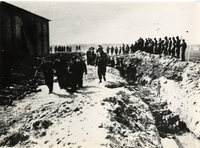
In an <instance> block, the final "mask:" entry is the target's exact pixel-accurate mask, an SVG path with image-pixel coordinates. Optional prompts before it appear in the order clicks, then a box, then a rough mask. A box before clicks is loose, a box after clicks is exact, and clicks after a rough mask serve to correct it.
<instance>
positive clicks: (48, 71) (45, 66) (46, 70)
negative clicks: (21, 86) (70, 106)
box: [34, 59, 53, 94]
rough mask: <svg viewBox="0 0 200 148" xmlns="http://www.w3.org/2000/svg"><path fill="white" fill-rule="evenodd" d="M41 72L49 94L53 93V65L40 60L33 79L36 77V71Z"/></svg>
mask: <svg viewBox="0 0 200 148" xmlns="http://www.w3.org/2000/svg"><path fill="white" fill-rule="evenodd" d="M39 70H41V71H42V72H43V76H44V80H45V84H46V85H47V87H48V88H49V94H50V93H52V92H53V63H52V62H51V61H46V60H44V59H42V63H41V64H40V65H39V67H38V69H37V70H36V72H35V75H34V77H36V76H37V73H38V71H39Z"/></svg>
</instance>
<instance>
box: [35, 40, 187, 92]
mask: <svg viewBox="0 0 200 148" xmlns="http://www.w3.org/2000/svg"><path fill="white" fill-rule="evenodd" d="M186 48H187V44H186V42H185V40H184V39H182V40H181V39H179V37H178V36H177V37H176V38H175V37H172V38H171V37H165V38H164V39H161V38H159V40H157V39H156V38H154V39H151V38H146V39H145V40H144V39H142V38H139V39H138V40H137V41H135V43H134V44H131V45H130V46H129V45H128V44H127V45H125V44H122V46H120V47H119V49H118V47H115V48H114V47H113V46H112V47H111V48H110V47H107V48H106V52H104V50H103V47H102V46H101V45H98V47H97V49H95V48H94V47H90V48H89V49H88V51H87V53H86V56H87V65H94V66H97V67H98V70H97V74H98V78H99V83H101V82H102V79H103V80H104V81H106V66H108V65H109V66H111V67H114V66H116V65H121V67H122V64H123V59H121V58H117V57H115V58H114V55H120V54H129V53H134V52H136V51H138V50H140V51H145V52H147V53H150V54H164V55H171V56H172V57H176V58H180V56H181V59H182V61H185V50H186ZM55 49H57V50H58V51H59V50H60V51H65V49H67V51H68V52H71V47H69V46H67V47H64V46H58V47H57V46H56V47H55ZM76 50H80V46H76ZM38 70H42V71H43V75H44V79H45V84H46V85H47V86H48V88H49V93H52V91H53V75H54V71H55V74H56V76H57V80H58V84H59V86H60V89H68V88H69V87H70V88H71V89H70V91H71V92H76V90H77V88H81V87H83V74H84V73H85V74H87V66H86V63H85V61H84V60H83V57H82V56H74V57H73V58H72V59H71V63H70V64H67V63H66V61H65V60H63V59H62V58H59V59H56V60H55V61H54V62H50V61H46V60H43V61H42V63H41V64H40V66H39V67H38ZM38 70H37V71H36V73H35V76H36V75H37V73H38ZM128 71H134V72H133V73H132V72H131V74H132V75H129V76H128V77H129V78H130V79H132V80H134V78H135V74H136V67H135V66H134V65H132V66H129V67H127V73H128Z"/></svg>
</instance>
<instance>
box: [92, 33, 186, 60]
mask: <svg viewBox="0 0 200 148" xmlns="http://www.w3.org/2000/svg"><path fill="white" fill-rule="evenodd" d="M186 48H187V44H186V42H185V40H184V39H179V37H178V36H177V37H172V38H171V37H167V36H166V37H164V39H162V38H159V40H157V39H156V38H154V39H151V38H146V39H145V40H144V39H143V38H139V39H138V40H137V41H135V43H134V44H131V45H130V46H129V45H128V44H127V45H125V44H124V43H123V44H122V46H120V47H119V48H118V47H115V48H114V47H113V46H112V47H107V48H106V52H107V54H108V55H111V56H112V55H121V54H128V53H134V52H136V51H137V50H140V51H145V52H147V53H150V54H165V55H171V56H172V57H177V58H180V57H181V60H182V61H185V50H186ZM91 50H92V49H91Z"/></svg>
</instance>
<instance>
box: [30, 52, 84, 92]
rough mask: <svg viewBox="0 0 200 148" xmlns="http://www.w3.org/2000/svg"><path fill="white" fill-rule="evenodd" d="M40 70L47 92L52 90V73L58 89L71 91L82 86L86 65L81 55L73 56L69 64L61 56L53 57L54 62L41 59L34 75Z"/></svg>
mask: <svg viewBox="0 0 200 148" xmlns="http://www.w3.org/2000/svg"><path fill="white" fill-rule="evenodd" d="M40 70H41V71H42V72H43V76H44V80H45V84H46V85H47V87H48V89H49V93H52V92H53V81H54V80H53V77H54V73H55V75H56V76H57V80H58V84H59V87H60V89H66V90H68V91H70V92H72V93H73V92H76V91H77V89H78V88H82V87H83V74H84V73H85V74H87V66H86V64H85V61H84V60H83V58H82V56H73V57H72V59H71V62H70V63H69V64H68V63H67V62H66V61H65V60H64V59H62V57H60V58H57V59H55V60H54V62H51V61H48V60H45V59H42V62H41V64H40V65H39V67H38V68H37V70H36V72H35V75H34V77H36V76H37V74H38V71H40ZM54 71H55V72H54Z"/></svg>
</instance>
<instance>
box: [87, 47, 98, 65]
mask: <svg viewBox="0 0 200 148" xmlns="http://www.w3.org/2000/svg"><path fill="white" fill-rule="evenodd" d="M94 50H95V48H94V47H90V48H89V49H88V51H87V52H86V56H87V64H88V65H95V60H96V53H95V52H94Z"/></svg>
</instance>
